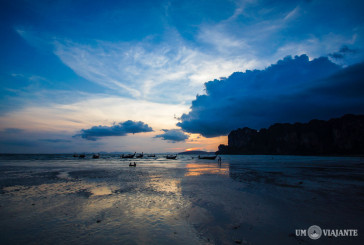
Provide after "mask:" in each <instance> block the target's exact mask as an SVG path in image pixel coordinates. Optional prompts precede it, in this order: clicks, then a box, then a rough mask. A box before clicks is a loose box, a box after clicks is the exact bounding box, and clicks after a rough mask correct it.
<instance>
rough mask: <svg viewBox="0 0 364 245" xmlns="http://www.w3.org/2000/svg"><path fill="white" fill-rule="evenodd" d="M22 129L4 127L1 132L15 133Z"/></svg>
mask: <svg viewBox="0 0 364 245" xmlns="http://www.w3.org/2000/svg"><path fill="white" fill-rule="evenodd" d="M23 131H24V130H23V129H21V128H5V129H4V130H2V132H3V133H5V134H17V133H21V132H23Z"/></svg>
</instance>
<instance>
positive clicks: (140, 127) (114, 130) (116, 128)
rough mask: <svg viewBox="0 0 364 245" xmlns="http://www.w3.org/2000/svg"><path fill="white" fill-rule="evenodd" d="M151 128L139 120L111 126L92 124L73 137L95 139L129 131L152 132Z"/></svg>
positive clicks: (120, 134) (124, 134)
mask: <svg viewBox="0 0 364 245" xmlns="http://www.w3.org/2000/svg"><path fill="white" fill-rule="evenodd" d="M152 131H153V129H152V128H151V127H149V126H148V124H145V123H143V122H141V121H138V122H135V121H131V120H128V121H125V122H122V123H119V124H115V125H113V126H101V125H100V126H93V127H92V128H89V129H82V130H81V133H80V134H76V135H74V136H75V137H78V136H80V137H82V138H84V139H87V140H92V141H96V140H98V138H99V137H107V136H126V135H127V134H129V133H132V134H136V133H146V132H152Z"/></svg>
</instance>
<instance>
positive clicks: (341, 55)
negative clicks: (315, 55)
mask: <svg viewBox="0 0 364 245" xmlns="http://www.w3.org/2000/svg"><path fill="white" fill-rule="evenodd" d="M356 53H358V50H357V49H351V48H349V47H348V46H346V45H344V46H342V47H341V48H340V50H339V51H338V52H334V53H331V54H329V56H330V57H332V58H334V59H343V58H344V57H345V56H347V55H349V54H356Z"/></svg>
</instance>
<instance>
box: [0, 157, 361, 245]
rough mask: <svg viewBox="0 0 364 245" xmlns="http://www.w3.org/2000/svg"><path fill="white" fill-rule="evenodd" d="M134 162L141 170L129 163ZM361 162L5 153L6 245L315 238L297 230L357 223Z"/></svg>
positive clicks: (1, 185)
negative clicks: (214, 159) (300, 234)
mask: <svg viewBox="0 0 364 245" xmlns="http://www.w3.org/2000/svg"><path fill="white" fill-rule="evenodd" d="M130 162H136V164H137V166H136V167H129V163H130ZM363 167H364V160H363V159H361V158H356V157H347V158H346V157H345V158H339V157H297V156H222V163H221V164H218V163H217V161H212V160H199V159H197V156H191V155H184V156H180V155H179V156H178V159H176V160H167V159H166V158H165V157H164V155H157V157H156V158H147V157H144V158H142V159H120V157H119V156H118V155H101V158H100V159H92V158H91V155H90V156H87V157H86V159H78V158H74V157H72V155H2V156H0V237H1V241H2V242H1V243H2V244H25V243H26V244H115V243H117V244H171V243H174V244H270V243H271V242H272V241H278V242H279V244H301V243H303V244H314V243H315V242H316V243H317V241H314V240H311V239H310V238H308V237H297V236H295V229H307V228H308V227H309V226H311V225H319V226H320V227H322V228H330V229H348V228H350V229H358V231H359V236H358V237H337V238H329V237H322V238H320V244H333V243H334V244H362V242H363V237H364V236H363V235H361V231H363V228H364V224H363V223H364V222H363V214H364V202H363V201H364V188H363V187H364V175H363Z"/></svg>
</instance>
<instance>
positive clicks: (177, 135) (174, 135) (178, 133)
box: [155, 129, 188, 143]
mask: <svg viewBox="0 0 364 245" xmlns="http://www.w3.org/2000/svg"><path fill="white" fill-rule="evenodd" d="M162 130H163V131H164V133H163V134H158V135H156V136H155V138H161V139H162V140H167V141H169V142H172V143H175V142H179V141H185V140H186V139H188V135H187V134H185V133H183V132H182V130H180V129H162Z"/></svg>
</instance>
